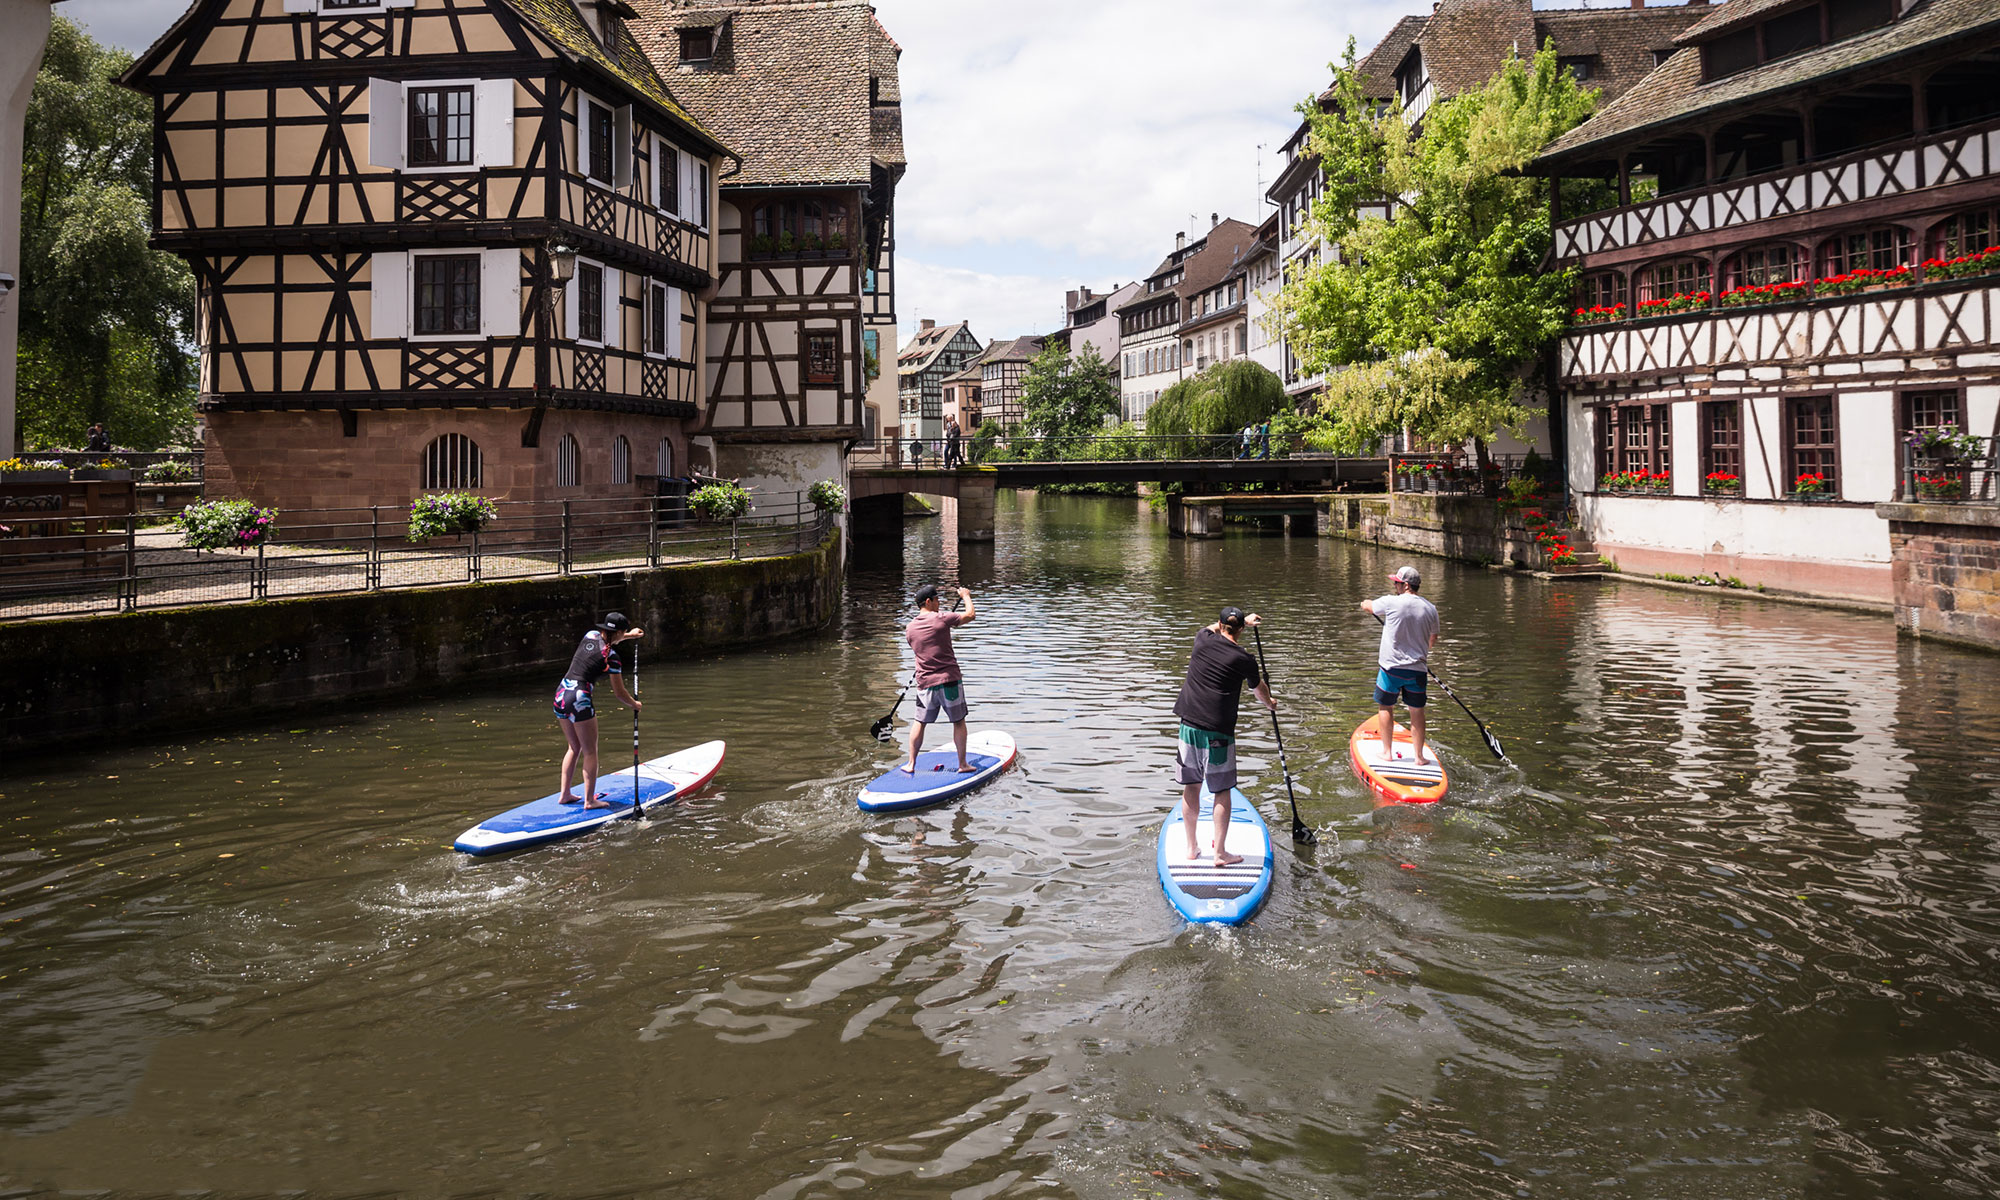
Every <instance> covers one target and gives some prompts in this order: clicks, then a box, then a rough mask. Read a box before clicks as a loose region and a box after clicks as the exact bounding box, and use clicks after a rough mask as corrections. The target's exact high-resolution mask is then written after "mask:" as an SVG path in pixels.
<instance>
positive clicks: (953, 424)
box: [944, 414, 965, 471]
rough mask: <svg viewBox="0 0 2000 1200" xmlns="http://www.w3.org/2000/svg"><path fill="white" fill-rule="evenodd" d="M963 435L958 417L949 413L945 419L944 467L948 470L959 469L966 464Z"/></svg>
mask: <svg viewBox="0 0 2000 1200" xmlns="http://www.w3.org/2000/svg"><path fill="white" fill-rule="evenodd" d="M961 436H962V434H961V433H960V431H959V428H958V418H957V417H954V416H951V415H949V414H947V415H946V416H945V419H944V469H945V470H947V471H953V470H957V469H958V468H959V467H962V466H964V465H965V451H964V449H963V448H962V446H961V442H960V438H961Z"/></svg>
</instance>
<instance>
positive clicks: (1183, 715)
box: [1174, 605, 1278, 867]
mask: <svg viewBox="0 0 2000 1200" xmlns="http://www.w3.org/2000/svg"><path fill="white" fill-rule="evenodd" d="M1259 623H1260V619H1259V618H1258V616H1257V614H1256V613H1251V614H1249V615H1248V616H1245V615H1244V613H1243V610H1242V609H1240V608H1237V607H1236V606H1235V605H1231V606H1229V607H1228V608H1225V609H1223V610H1222V615H1221V616H1220V617H1218V618H1217V619H1216V622H1215V624H1213V625H1204V626H1203V627H1202V628H1201V630H1200V631H1199V632H1198V633H1196V634H1195V635H1194V653H1192V654H1190V655H1189V656H1188V666H1187V677H1186V678H1185V679H1184V680H1182V682H1181V694H1180V699H1178V700H1176V701H1175V702H1174V715H1175V716H1177V717H1179V718H1180V720H1181V727H1180V734H1179V738H1180V753H1179V758H1178V767H1179V769H1178V771H1177V772H1176V773H1175V778H1176V779H1177V780H1178V781H1179V782H1180V785H1181V825H1182V826H1183V827H1184V828H1186V830H1187V840H1188V858H1189V860H1190V861H1198V860H1199V859H1200V858H1201V840H1200V837H1199V834H1198V830H1199V828H1200V825H1201V786H1202V784H1204V783H1206V784H1207V785H1208V790H1209V792H1210V794H1212V795H1213V796H1214V797H1215V865H1216V866H1218V867H1226V866H1228V865H1229V864H1231V863H1239V862H1242V861H1243V856H1242V855H1240V854H1231V853H1230V852H1229V849H1228V838H1229V789H1230V788H1233V787H1235V786H1236V705H1237V702H1238V700H1239V698H1240V697H1241V694H1242V687H1243V685H1244V684H1246V683H1247V684H1249V685H1250V690H1251V693H1252V694H1253V695H1255V696H1256V697H1257V699H1258V700H1259V701H1260V702H1261V703H1262V704H1263V705H1264V707H1265V708H1268V709H1270V710H1271V711H1272V712H1277V711H1278V702H1277V701H1276V700H1273V699H1271V685H1270V682H1269V681H1268V680H1265V679H1264V678H1262V677H1261V676H1260V675H1259V673H1258V671H1257V659H1256V657H1255V656H1254V655H1252V654H1251V653H1250V652H1249V651H1248V650H1245V649H1244V648H1243V647H1242V646H1240V645H1238V644H1237V639H1238V638H1240V637H1242V636H1243V629H1244V627H1245V626H1251V627H1254V626H1256V625H1257V624H1259Z"/></svg>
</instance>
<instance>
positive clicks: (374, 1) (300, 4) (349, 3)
mask: <svg viewBox="0 0 2000 1200" xmlns="http://www.w3.org/2000/svg"><path fill="white" fill-rule="evenodd" d="M416 6H417V0H285V11H286V12H287V13H293V14H305V15H311V14H313V13H338V14H339V15H341V16H347V15H349V14H356V13H373V12H381V11H383V10H384V9H390V8H415V7H416Z"/></svg>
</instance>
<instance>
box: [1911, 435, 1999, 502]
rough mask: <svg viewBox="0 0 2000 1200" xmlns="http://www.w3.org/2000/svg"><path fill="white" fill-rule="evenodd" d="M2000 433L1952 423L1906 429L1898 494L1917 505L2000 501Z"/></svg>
mask: <svg viewBox="0 0 2000 1200" xmlns="http://www.w3.org/2000/svg"><path fill="white" fill-rule="evenodd" d="M1996 459H2000V438H1990V437H1980V436H1979V435H1977V434H1961V433H1959V432H1958V430H1956V429H1954V428H1949V427H1947V428H1941V429H1907V430H1904V431H1903V438H1902V466H1903V470H1902V498H1903V499H1904V500H1905V501H1909V502H1914V503H1919V504H2000V463H1996V461H1995V460H1996Z"/></svg>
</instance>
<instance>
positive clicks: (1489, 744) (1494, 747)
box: [1479, 725, 1510, 762]
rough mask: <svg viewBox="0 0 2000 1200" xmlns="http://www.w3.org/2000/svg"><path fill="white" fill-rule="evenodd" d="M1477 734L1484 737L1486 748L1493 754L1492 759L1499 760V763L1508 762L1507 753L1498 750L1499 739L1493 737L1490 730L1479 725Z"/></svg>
mask: <svg viewBox="0 0 2000 1200" xmlns="http://www.w3.org/2000/svg"><path fill="white" fill-rule="evenodd" d="M1479 732H1480V734H1481V735H1482V736H1484V737H1485V739H1486V748H1487V749H1488V750H1491V751H1492V752H1493V757H1495V758H1497V759H1499V760H1500V761H1501V762H1508V761H1510V760H1509V759H1508V757H1507V752H1506V751H1505V750H1502V749H1501V748H1500V739H1499V738H1497V737H1494V736H1493V731H1492V730H1490V729H1488V728H1486V726H1484V725H1481V726H1480V727H1479Z"/></svg>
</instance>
